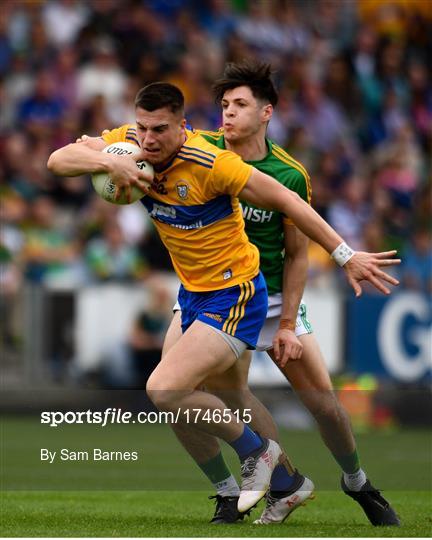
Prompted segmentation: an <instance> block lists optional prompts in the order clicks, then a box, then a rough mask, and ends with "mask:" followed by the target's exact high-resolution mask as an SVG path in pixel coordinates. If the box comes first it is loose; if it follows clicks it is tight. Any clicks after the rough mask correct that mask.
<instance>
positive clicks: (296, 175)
mask: <svg viewBox="0 0 432 540" xmlns="http://www.w3.org/2000/svg"><path fill="white" fill-rule="evenodd" d="M283 184H284V185H285V187H287V188H289V189H291V190H292V191H295V192H296V193H297V195H299V196H300V197H301V198H302V199H303V200H304V201H305V202H307V203H308V204H311V199H312V188H311V183H310V177H309V175H308V174H307V173H306V174H305V173H303V171H292V172H291V174H290V177H289V180H288V181H286V182H283ZM282 219H283V222H284V223H287V224H289V225H294V222H293V221H292V219H290V218H288V217H286V216H284V217H283V218H282Z"/></svg>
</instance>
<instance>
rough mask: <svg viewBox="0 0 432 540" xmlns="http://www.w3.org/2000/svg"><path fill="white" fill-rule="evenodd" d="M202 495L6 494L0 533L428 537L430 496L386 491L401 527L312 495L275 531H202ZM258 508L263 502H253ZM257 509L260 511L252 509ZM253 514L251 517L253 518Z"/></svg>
mask: <svg viewBox="0 0 432 540" xmlns="http://www.w3.org/2000/svg"><path fill="white" fill-rule="evenodd" d="M207 494H208V493H207V492H206V493H202V492H190V491H188V492H162V491H154V492H146V493H143V492H105V493H102V492H79V493H77V492H42V493H41V492H34V493H29V492H21V493H19V492H8V493H6V494H4V496H3V498H2V527H1V531H0V533H1V535H2V536H6V537H10V536H19V537H34V536H41V537H49V536H55V537H68V536H71V537H80V536H84V537H92V536H103V537H115V536H120V537H130V536H132V537H146V536H150V537H194V536H200V537H207V536H211V537H215V536H218V537H219V536H221V537H223V536H228V537H231V536H241V537H267V536H268V537H291V536H293V537H328V536H331V537H357V536H360V537H364V536H366V537H392V536H396V537H400V536H402V537H416V536H417V537H423V536H430V534H431V532H432V529H431V525H432V524H431V518H430V495H428V494H427V493H425V492H416V493H415V494H414V493H403V492H389V493H387V494H386V495H387V496H388V497H389V498H390V499H391V500H392V503H393V505H394V506H395V508H396V509H397V510H398V512H399V514H400V515H401V518H402V522H403V526H402V527H386V528H383V527H372V526H371V525H369V524H368V522H367V520H366V518H365V517H364V515H363V514H362V511H361V510H360V509H359V508H358V507H357V506H356V504H355V503H354V502H353V501H351V500H350V499H348V498H347V497H346V496H345V495H343V494H342V493H340V492H328V491H325V492H319V493H318V494H317V497H316V499H315V500H314V501H311V502H310V503H308V505H307V506H306V507H305V508H300V509H299V510H296V512H294V513H293V514H292V516H291V517H290V518H289V519H288V520H287V521H286V522H285V523H284V524H282V525H271V526H264V527H259V526H256V525H253V524H252V519H251V518H248V519H247V521H245V522H244V523H237V524H234V525H218V526H215V525H209V524H208V520H209V517H210V516H211V515H212V512H213V505H212V503H211V501H208V500H207V497H206V495H207ZM261 504H263V503H261ZM260 508H261V506H260ZM258 515H259V510H258V509H256V510H254V512H253V515H252V517H253V518H255V517H258Z"/></svg>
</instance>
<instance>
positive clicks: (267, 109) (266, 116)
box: [262, 103, 273, 122]
mask: <svg viewBox="0 0 432 540" xmlns="http://www.w3.org/2000/svg"><path fill="white" fill-rule="evenodd" d="M272 115H273V105H271V104H270V103H268V104H267V105H264V107H263V108H262V120H263V122H269V121H270V119H271V117H272Z"/></svg>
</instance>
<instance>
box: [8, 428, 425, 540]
mask: <svg viewBox="0 0 432 540" xmlns="http://www.w3.org/2000/svg"><path fill="white" fill-rule="evenodd" d="M126 428H127V430H126V431H125V429H126ZM82 430H84V431H82ZM2 435H3V443H2V462H1V465H2V467H1V468H2V500H1V508H2V510H1V528H0V535H1V536H4V537H23V536H24V537H38V536H39V537H82V536H84V537H101V536H103V537H128V536H132V537H208V536H210V537H329V536H330V537H365V536H366V537H394V536H396V537H400V536H406V537H425V536H426V537H428V536H431V535H432V519H431V491H430V487H431V486H430V483H431V457H430V456H431V438H430V433H428V432H425V431H401V432H393V433H387V434H385V433H371V434H367V435H366V434H363V435H358V437H357V440H358V445H359V449H360V454H361V458H362V464H363V465H364V467H365V469H366V470H367V472H368V474H369V475H370V478H371V480H372V481H373V483H374V484H375V485H376V486H377V487H379V488H382V489H384V490H385V492H384V494H385V496H386V497H387V498H388V499H389V500H390V501H391V502H392V504H393V506H394V507H395V509H396V511H397V512H398V514H399V515H400V517H401V520H402V527H400V528H393V527H392V528H382V527H379V528H376V527H372V526H371V525H369V523H368V521H367V519H366V517H365V516H364V514H363V512H362V510H361V508H360V507H359V506H358V505H357V504H356V503H355V502H354V501H352V500H351V499H350V498H348V497H347V496H346V495H344V494H343V493H342V492H341V491H340V489H339V487H338V484H339V471H338V467H337V465H336V464H335V463H334V461H333V459H332V457H331V455H330V454H329V453H328V451H327V450H326V449H325V447H324V446H323V444H322V442H321V440H320V438H319V436H318V434H317V433H313V432H312V433H311V432H307V433H304V432H291V431H290V432H288V431H283V432H282V439H283V443H284V446H285V448H287V449H288V450H289V453H290V456H291V457H292V459H293V461H294V462H295V463H296V464H297V465H298V466H299V468H301V470H302V471H304V472H305V473H306V474H308V475H309V476H310V477H311V478H312V479H313V480H314V482H315V485H316V487H317V491H316V499H315V500H314V501H310V502H308V504H307V506H306V507H304V508H300V509H298V510H296V511H295V512H294V513H293V514H292V516H290V518H289V519H288V520H287V521H286V522H285V523H284V524H282V525H271V526H256V525H253V523H252V521H253V519H256V518H257V517H258V516H259V515H260V512H261V510H262V508H263V504H264V503H263V502H262V503H260V505H259V507H258V508H257V509H255V510H254V511H253V512H252V516H251V517H250V518H247V519H246V520H245V521H244V522H242V523H237V524H234V525H223V526H221V525H217V526H215V525H209V524H208V521H209V519H210V518H211V516H212V515H213V508H214V503H213V501H209V500H208V499H207V496H208V495H210V494H212V490H211V487H210V486H208V484H207V480H206V479H205V478H204V477H203V475H202V473H201V472H200V471H199V470H198V469H197V468H196V467H195V465H194V464H193V462H192V461H191V460H190V458H189V457H188V456H187V455H186V454H185V453H184V451H183V450H182V449H181V448H180V445H179V444H178V443H177V441H176V439H175V437H174V435H173V434H172V432H171V431H170V430H169V428H168V427H166V426H144V427H143V426H138V425H136V426H126V427H125V426H113V427H112V429H110V430H104V431H101V430H97V429H95V428H94V426H81V427H80V428H79V430H78V429H77V427H76V426H65V428H64V429H59V428H56V429H55V430H53V429H50V428H44V429H43V430H42V431H41V426H40V425H38V419H37V418H36V419H35V418H26V419H22V418H20V419H16V418H8V419H5V420H3V422H2ZM60 441H61V446H64V447H68V448H77V447H79V448H82V447H84V446H85V445H87V446H86V447H88V448H91V447H103V448H109V449H111V450H117V449H118V448H132V447H134V448H136V447H142V449H143V452H142V459H141V460H140V461H138V462H136V463H120V464H119V463H105V464H95V463H63V464H62V463H58V464H57V465H56V466H55V465H54V464H53V465H49V464H46V463H44V464H41V463H40V460H39V456H38V455H37V452H38V451H39V450H40V448H41V444H43V445H44V446H43V447H47V448H59V444H60ZM224 453H225V454H226V457H227V461H228V462H229V463H230V465H231V467H232V470H233V471H236V473H237V472H238V469H239V467H238V462H237V458H236V456H235V454H234V453H233V452H232V451H231V449H230V448H227V447H226V448H224Z"/></svg>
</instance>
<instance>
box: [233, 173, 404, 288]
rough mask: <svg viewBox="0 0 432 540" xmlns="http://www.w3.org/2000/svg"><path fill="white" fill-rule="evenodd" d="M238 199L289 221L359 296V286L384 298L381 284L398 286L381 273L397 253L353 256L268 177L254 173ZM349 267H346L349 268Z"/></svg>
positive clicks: (296, 199) (309, 211)
mask: <svg viewBox="0 0 432 540" xmlns="http://www.w3.org/2000/svg"><path fill="white" fill-rule="evenodd" d="M239 197H240V198H241V199H244V200H246V201H249V202H251V203H252V204H255V205H256V206H259V207H261V208H268V209H275V210H278V211H279V212H281V213H282V214H284V215H286V216H287V217H290V218H291V219H292V220H293V222H294V223H295V224H296V225H297V227H298V228H299V229H300V230H301V231H302V232H303V233H304V234H306V235H307V236H309V238H311V239H312V240H314V241H315V242H317V243H318V244H320V245H321V246H322V247H323V248H324V249H325V250H326V251H327V252H328V253H330V254H331V256H332V257H333V259H334V260H335V261H336V263H337V264H338V265H339V266H341V267H343V269H344V270H345V272H346V276H347V280H348V282H349V284H350V285H351V286H352V288H353V289H354V292H355V294H356V296H360V295H361V293H362V289H361V286H360V282H361V281H363V280H365V281H369V282H370V283H371V284H372V285H373V286H374V287H376V288H377V289H378V290H379V291H381V292H382V293H384V294H390V290H389V289H388V287H386V286H385V285H384V283H383V282H387V283H390V284H392V285H398V284H399V282H398V281H397V280H396V279H395V278H394V277H392V276H390V275H389V274H387V273H386V272H384V271H383V270H381V267H383V266H393V265H396V264H399V263H400V259H393V258H392V257H394V255H395V254H396V251H389V252H384V253H367V252H358V253H356V252H354V251H353V250H352V249H350V248H349V247H348V246H347V245H346V244H345V242H344V241H343V238H342V237H341V236H340V235H339V234H338V233H337V232H336V231H335V230H334V229H333V228H332V227H330V225H329V224H328V223H327V222H326V221H324V220H323V219H322V217H321V216H320V215H319V214H317V213H316V212H315V210H314V209H313V208H311V207H310V206H309V205H308V204H307V203H306V202H305V201H303V200H302V199H301V197H299V196H298V195H297V193H294V192H293V191H290V190H289V189H287V188H285V187H284V186H282V185H281V184H279V182H276V180H274V179H273V178H271V177H270V176H268V175H266V174H264V173H262V172H260V171H258V170H256V169H253V171H252V174H251V176H250V178H249V180H248V182H247V183H246V186H245V187H244V188H243V190H242V191H241V192H240V194H239ZM348 263H349V264H348Z"/></svg>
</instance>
